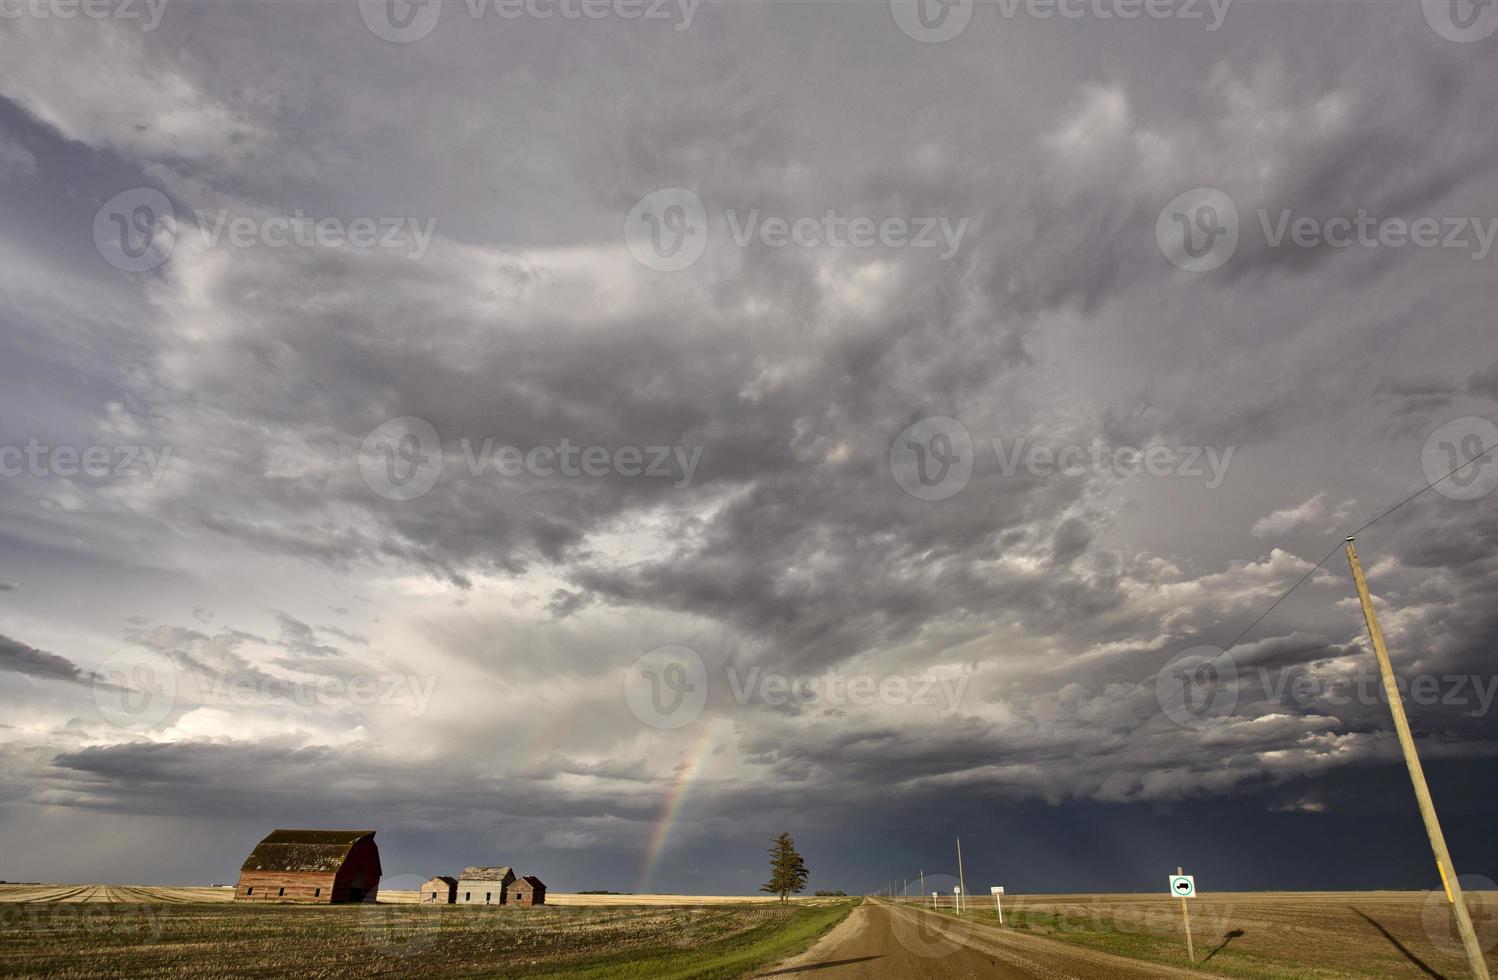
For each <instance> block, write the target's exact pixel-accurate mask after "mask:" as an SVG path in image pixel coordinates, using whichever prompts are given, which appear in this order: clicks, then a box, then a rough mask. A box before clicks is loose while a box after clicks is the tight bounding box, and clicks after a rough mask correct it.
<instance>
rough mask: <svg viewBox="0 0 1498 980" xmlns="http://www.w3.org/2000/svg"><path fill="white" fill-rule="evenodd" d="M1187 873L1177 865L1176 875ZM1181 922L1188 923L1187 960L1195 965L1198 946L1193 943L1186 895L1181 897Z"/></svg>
mask: <svg viewBox="0 0 1498 980" xmlns="http://www.w3.org/2000/svg"><path fill="white" fill-rule="evenodd" d="M1185 873H1186V872H1185V869H1183V868H1181V867H1180V866H1179V865H1177V867H1176V874H1177V875H1183V874H1185ZM1181 921H1182V922H1185V923H1186V958H1187V959H1188V960H1190V961H1191V962H1193V963H1195V962H1196V944H1195V943H1193V942H1192V941H1191V910H1190V909H1189V908H1187V907H1186V896H1184V895H1182V896H1181Z"/></svg>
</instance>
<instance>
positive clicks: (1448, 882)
mask: <svg viewBox="0 0 1498 980" xmlns="http://www.w3.org/2000/svg"><path fill="white" fill-rule="evenodd" d="M1347 563H1348V564H1349V565H1351V566H1352V580H1353V582H1354V583H1355V584H1356V585H1357V588H1358V601H1359V602H1360V603H1362V605H1363V619H1364V620H1365V621H1366V622H1367V624H1368V639H1369V640H1370V641H1371V642H1372V644H1373V655H1374V656H1375V657H1377V658H1378V672H1379V675H1380V676H1381V677H1382V678H1383V682H1384V693H1385V694H1386V695H1388V698H1389V711H1390V712H1391V713H1392V714H1393V715H1394V730H1395V731H1396V732H1398V734H1399V747H1400V748H1401V749H1403V750H1404V764H1405V765H1406V766H1407V767H1409V770H1410V782H1412V783H1414V785H1415V800H1416V801H1417V802H1418V803H1419V804H1420V816H1421V817H1422V818H1424V820H1425V832H1426V834H1427V835H1429V837H1430V848H1431V850H1432V851H1434V852H1435V856H1436V870H1437V871H1439V872H1440V874H1441V884H1442V885H1443V886H1444V887H1445V889H1446V900H1447V901H1449V902H1450V903H1451V907H1452V911H1453V912H1455V914H1456V928H1457V931H1458V932H1460V933H1461V934H1462V946H1463V947H1464V948H1465V949H1466V951H1467V962H1468V965H1469V967H1470V968H1471V970H1472V976H1473V977H1475V978H1477V980H1489V977H1488V964H1487V961H1486V960H1484V959H1483V953H1482V946H1481V945H1480V944H1479V943H1478V942H1477V931H1476V930H1475V929H1473V928H1472V916H1471V914H1470V913H1469V912H1468V911H1467V903H1466V900H1465V899H1464V898H1463V897H1462V885H1461V882H1460V881H1458V880H1457V877H1456V868H1454V867H1453V866H1452V864H1451V854H1450V852H1448V851H1447V850H1446V836H1445V835H1444V834H1442V833H1441V822H1440V820H1439V819H1437V818H1436V805H1435V802H1434V801H1433V800H1432V799H1431V798H1430V787H1428V786H1426V785H1425V770H1424V769H1422V768H1421V767H1420V756H1419V754H1418V753H1417V752H1416V751H1415V739H1414V737H1413V736H1412V735H1411V734H1410V722H1409V719H1408V718H1406V717H1405V714H1404V699H1403V698H1402V697H1401V696H1400V694H1399V686H1398V685H1397V684H1396V683H1395V681H1394V667H1393V665H1392V664H1390V663H1389V651H1388V649H1387V648H1386V647H1385V646H1384V633H1383V630H1381V629H1379V626H1378V615H1377V614H1376V613H1375V612H1374V611H1373V598H1372V596H1370V595H1369V594H1368V582H1367V580H1366V579H1364V578H1363V566H1362V565H1360V564H1359V563H1358V551H1357V549H1356V548H1355V547H1353V541H1352V538H1348V539H1347Z"/></svg>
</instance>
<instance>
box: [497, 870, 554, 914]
mask: <svg viewBox="0 0 1498 980" xmlns="http://www.w3.org/2000/svg"><path fill="white" fill-rule="evenodd" d="M505 904H507V905H521V906H531V905H545V904H546V883H545V882H544V881H542V880H541V879H540V878H537V877H536V876H535V875H522V876H521V877H519V878H516V879H515V881H514V882H513V883H512V884H511V885H510V887H509V889H508V890H507V891H506V893H505Z"/></svg>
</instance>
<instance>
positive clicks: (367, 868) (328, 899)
mask: <svg viewBox="0 0 1498 980" xmlns="http://www.w3.org/2000/svg"><path fill="white" fill-rule="evenodd" d="M374 835H375V832H374V831H373V830H276V831H272V832H271V834H270V836H268V837H266V838H265V839H264V840H263V841H261V842H260V843H259V844H257V845H255V849H254V850H253V851H251V852H250V856H249V857H247V858H245V860H244V864H243V865H241V866H240V868H239V884H237V885H235V886H234V900H235V901H237V902H313V903H322V904H333V903H335V902H372V901H374V900H375V897H376V896H377V895H379V892H380V874H381V868H380V849H379V848H378V847H376V846H375V842H374Z"/></svg>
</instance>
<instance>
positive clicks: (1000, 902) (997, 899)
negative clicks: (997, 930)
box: [988, 885, 1004, 925]
mask: <svg viewBox="0 0 1498 980" xmlns="http://www.w3.org/2000/svg"><path fill="white" fill-rule="evenodd" d="M988 890H989V891H990V892H992V893H993V907H994V909H995V910H996V911H997V912H998V913H999V925H1003V924H1004V886H1003V885H992V886H990V887H989V889H988Z"/></svg>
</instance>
